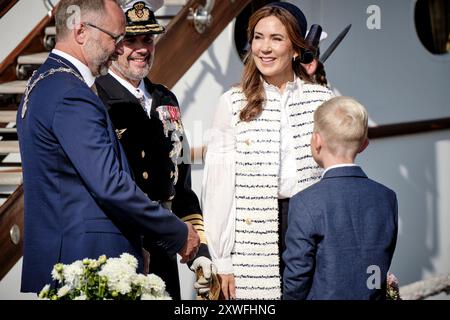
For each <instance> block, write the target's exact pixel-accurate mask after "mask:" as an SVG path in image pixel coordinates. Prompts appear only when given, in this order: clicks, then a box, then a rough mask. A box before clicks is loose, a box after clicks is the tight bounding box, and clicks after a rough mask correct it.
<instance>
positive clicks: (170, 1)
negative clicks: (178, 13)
mask: <svg viewBox="0 0 450 320" xmlns="http://www.w3.org/2000/svg"><path fill="white" fill-rule="evenodd" d="M187 2H188V0H166V1H164V6H166V7H169V6H184V5H185V4H186V3H187Z"/></svg>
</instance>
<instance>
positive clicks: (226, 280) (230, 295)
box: [218, 274, 236, 300]
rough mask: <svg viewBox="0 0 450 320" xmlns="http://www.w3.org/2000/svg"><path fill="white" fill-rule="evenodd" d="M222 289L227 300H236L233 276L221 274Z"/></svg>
mask: <svg viewBox="0 0 450 320" xmlns="http://www.w3.org/2000/svg"><path fill="white" fill-rule="evenodd" d="M218 276H219V279H220V287H221V290H222V294H223V296H224V298H225V300H235V299H236V287H235V285H234V275H233V274H219V275H218Z"/></svg>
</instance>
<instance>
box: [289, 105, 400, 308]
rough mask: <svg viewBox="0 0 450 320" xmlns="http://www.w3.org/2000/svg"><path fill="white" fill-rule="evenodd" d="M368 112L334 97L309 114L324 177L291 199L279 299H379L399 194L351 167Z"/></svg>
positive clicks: (392, 246) (382, 295) (361, 144)
mask: <svg viewBox="0 0 450 320" xmlns="http://www.w3.org/2000/svg"><path fill="white" fill-rule="evenodd" d="M367 121H368V116H367V112H366V110H365V109H364V107H363V106H362V105H361V104H359V103H358V102H357V101H355V100H354V99H352V98H348V97H336V98H333V99H331V100H329V101H327V102H325V103H324V104H322V105H321V106H320V107H319V108H318V109H317V110H316V111H315V114H314V132H313V135H312V138H311V151H312V155H313V157H314V160H316V162H317V163H318V164H319V165H320V166H321V167H323V168H325V171H324V174H323V176H322V180H320V181H319V182H318V183H316V184H314V185H312V186H310V187H309V188H307V189H305V190H303V191H302V192H299V193H298V194H297V195H295V196H294V197H293V198H292V199H291V201H290V204H289V223H288V230H287V235H286V251H285V252H284V254H283V259H284V261H285V263H286V269H285V271H284V280H283V282H284V283H283V284H284V292H283V298H284V299H311V300H322V299H338V300H344V299H345V300H346V299H358V300H366V299H384V298H385V295H386V275H387V271H388V269H389V267H390V264H391V260H392V256H393V254H394V249H395V245H396V240H397V198H396V195H395V193H394V192H393V191H392V190H390V189H388V188H386V187H385V186H383V185H381V184H379V183H377V182H375V181H373V180H371V179H368V178H367V176H366V175H365V173H364V172H363V171H362V169H361V168H360V167H359V166H357V165H355V164H354V159H355V157H356V155H357V153H359V152H361V151H363V150H364V149H365V148H366V147H367V145H368V140H367Z"/></svg>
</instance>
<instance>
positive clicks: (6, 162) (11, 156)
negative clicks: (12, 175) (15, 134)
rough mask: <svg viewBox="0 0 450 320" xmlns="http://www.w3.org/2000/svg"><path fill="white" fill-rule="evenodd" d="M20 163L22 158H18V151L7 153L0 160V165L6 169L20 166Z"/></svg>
mask: <svg viewBox="0 0 450 320" xmlns="http://www.w3.org/2000/svg"><path fill="white" fill-rule="evenodd" d="M21 164H22V159H21V158H20V153H8V154H7V155H6V156H4V158H3V160H2V161H1V162H0V165H1V167H3V168H8V169H9V168H13V167H16V166H20V165H21Z"/></svg>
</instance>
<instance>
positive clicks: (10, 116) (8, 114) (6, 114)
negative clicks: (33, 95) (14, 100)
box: [0, 110, 17, 123]
mask: <svg viewBox="0 0 450 320" xmlns="http://www.w3.org/2000/svg"><path fill="white" fill-rule="evenodd" d="M16 115H17V111H15V110H7V111H0V123H10V122H16Z"/></svg>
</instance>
